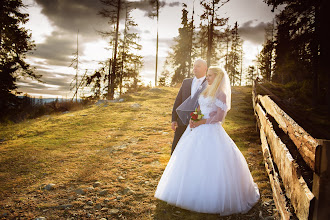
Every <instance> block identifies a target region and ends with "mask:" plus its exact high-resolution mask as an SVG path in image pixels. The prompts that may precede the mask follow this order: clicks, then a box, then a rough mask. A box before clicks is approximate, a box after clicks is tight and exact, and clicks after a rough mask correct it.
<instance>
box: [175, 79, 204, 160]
mask: <svg viewBox="0 0 330 220" xmlns="http://www.w3.org/2000/svg"><path fill="white" fill-rule="evenodd" d="M205 81H206V79H204V80H203V82H202V84H203V83H204V82H205ZM192 82H193V78H189V79H184V80H183V82H182V85H181V88H180V90H179V93H178V95H177V97H176V99H175V102H174V105H173V110H172V122H173V121H176V122H178V127H177V128H176V130H175V133H174V139H173V143H172V151H171V154H172V153H173V151H174V149H175V147H176V145H177V143H178V141H179V140H180V138H181V136H182V134H183V133H184V131H185V130H186V128H187V125H185V124H184V123H183V122H182V121H181V119H180V117H179V116H178V114H177V112H176V109H177V108H178V107H179V106H180V105H181V104H182V103H183V102H184V101H185V100H186V99H187V98H188V97H189V96H190V95H191V85H192ZM202 88H205V87H202ZM202 90H203V89H198V91H196V93H195V94H196V95H198V94H199V93H200V92H201V91H202ZM194 96H195V95H194Z"/></svg>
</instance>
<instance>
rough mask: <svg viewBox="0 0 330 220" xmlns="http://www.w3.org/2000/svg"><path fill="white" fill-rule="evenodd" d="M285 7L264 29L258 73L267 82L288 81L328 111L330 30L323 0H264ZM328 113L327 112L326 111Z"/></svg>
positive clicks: (274, 6) (282, 82)
mask: <svg viewBox="0 0 330 220" xmlns="http://www.w3.org/2000/svg"><path fill="white" fill-rule="evenodd" d="M264 2H265V3H267V4H268V5H271V6H273V8H274V9H275V8H277V7H279V6H282V7H284V9H283V10H282V11H281V13H279V14H278V15H277V16H276V18H275V20H274V23H273V24H272V25H270V27H269V30H268V31H267V35H266V36H267V37H266V41H265V43H264V45H263V49H262V51H261V53H260V54H259V56H258V63H259V66H260V73H261V75H262V76H263V78H265V79H267V80H268V81H272V82H276V83H280V84H291V85H294V86H296V87H297V88H298V89H300V92H301V93H302V94H303V95H304V96H305V97H307V98H309V99H311V101H312V104H313V105H314V106H318V105H325V104H327V105H328V110H330V94H329V93H330V78H329V77H330V74H329V67H328V65H326V63H327V59H328V58H329V55H328V53H329V33H328V30H327V29H328V27H327V25H328V24H327V21H328V19H327V16H326V13H327V12H328V10H329V1H326V0H304V1H299V0H290V1H289V0H264ZM328 112H330V111H328Z"/></svg>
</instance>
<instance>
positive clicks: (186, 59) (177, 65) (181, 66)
mask: <svg viewBox="0 0 330 220" xmlns="http://www.w3.org/2000/svg"><path fill="white" fill-rule="evenodd" d="M181 24H182V27H180V28H179V36H178V37H176V38H175V39H174V40H175V42H176V44H175V45H174V46H173V47H172V49H173V56H172V64H173V67H174V75H173V77H172V82H171V84H172V85H173V84H176V83H181V82H182V80H183V79H185V78H186V77H187V76H188V72H189V64H190V63H191V61H190V60H191V50H190V44H189V40H188V41H187V39H189V37H190V34H191V25H190V23H189V21H188V10H187V5H186V4H184V3H183V9H182V16H181Z"/></svg>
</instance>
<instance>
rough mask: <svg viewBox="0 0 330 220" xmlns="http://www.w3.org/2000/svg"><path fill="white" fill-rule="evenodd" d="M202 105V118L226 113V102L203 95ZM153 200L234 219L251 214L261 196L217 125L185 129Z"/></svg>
mask: <svg viewBox="0 0 330 220" xmlns="http://www.w3.org/2000/svg"><path fill="white" fill-rule="evenodd" d="M199 104H200V109H201V111H202V114H204V118H208V117H209V113H211V112H214V111H216V109H217V108H221V109H225V108H226V104H225V103H223V102H222V101H220V100H218V99H212V98H210V97H206V98H205V97H204V96H202V95H201V96H200V97H199ZM224 111H225V110H224ZM155 197H156V198H158V199H160V200H163V201H166V202H168V203H169V204H172V205H175V206H178V207H181V208H184V209H188V210H191V211H196V212H201V213H219V214H220V215H230V214H233V213H246V212H248V211H249V210H250V209H251V208H252V207H253V206H254V205H255V204H256V203H257V202H258V200H259V198H260V195H259V190H258V187H257V184H255V183H254V181H253V179H252V176H251V174H250V171H249V168H248V165H247V163H246V160H245V158H244V156H243V155H242V153H241V152H240V150H239V149H238V148H237V146H236V145H235V143H234V142H233V140H232V139H231V138H230V137H229V136H228V134H227V133H226V131H225V130H224V129H223V127H222V125H221V123H220V122H217V123H214V124H203V125H200V126H198V127H196V128H193V129H191V128H190V127H189V126H188V127H187V129H186V131H185V132H184V134H183V135H182V137H181V139H180V141H179V142H178V144H177V146H176V149H175V150H174V152H173V154H172V156H171V158H170V160H169V162H168V164H167V166H166V169H165V171H164V173H163V175H162V177H161V179H160V181H159V184H158V186H157V189H156V192H155Z"/></svg>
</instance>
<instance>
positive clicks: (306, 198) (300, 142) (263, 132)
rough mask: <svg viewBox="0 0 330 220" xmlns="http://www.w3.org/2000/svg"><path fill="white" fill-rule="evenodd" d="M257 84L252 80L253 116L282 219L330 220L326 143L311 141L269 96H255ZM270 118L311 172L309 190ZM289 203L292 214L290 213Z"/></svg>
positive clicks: (328, 161) (329, 186)
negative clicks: (287, 138)
mask: <svg viewBox="0 0 330 220" xmlns="http://www.w3.org/2000/svg"><path fill="white" fill-rule="evenodd" d="M258 85H259V84H258V82H257V81H255V83H254V86H253V89H252V99H253V108H254V114H255V117H256V119H257V127H258V129H259V131H260V139H261V147H262V152H263V156H264V161H265V168H266V171H267V173H268V176H269V179H270V183H271V187H272V191H273V197H274V202H275V205H276V207H277V209H278V211H279V214H280V215H281V218H282V219H291V218H292V217H293V215H295V216H296V217H297V218H298V219H321V220H323V219H330V218H329V209H330V208H328V206H330V195H329V194H330V181H329V176H330V175H329V163H330V156H329V155H330V149H329V146H330V145H329V141H328V140H318V139H315V138H313V137H312V136H311V135H309V134H308V133H307V132H306V131H305V130H304V129H303V128H302V127H301V126H299V125H298V124H297V123H296V122H295V121H294V120H293V119H292V118H291V117H290V116H289V115H288V114H287V113H286V112H285V111H283V110H282V109H281V108H280V107H279V106H278V105H277V104H276V103H275V102H274V101H273V100H272V99H271V98H270V97H269V96H268V95H264V96H262V95H258V94H257V93H256V87H257V86H258ZM263 88H264V87H262V86H261V89H263ZM277 99H278V97H277ZM269 116H271V117H272V118H273V119H274V120H275V122H274V123H277V126H278V127H279V128H281V129H282V131H283V132H284V133H285V134H286V135H287V136H288V137H289V138H290V139H291V140H292V142H293V143H294V145H295V147H296V149H297V152H298V154H300V156H301V158H302V159H303V160H304V162H305V163H306V165H307V166H308V167H309V169H311V170H312V171H313V180H312V184H313V187H312V189H310V188H309V187H308V184H307V183H306V181H305V179H304V178H303V176H302V175H301V173H302V171H301V167H300V166H299V165H298V163H297V162H296V161H295V159H294V157H293V155H291V153H290V151H289V149H288V147H287V146H286V145H285V143H283V141H282V140H281V138H280V137H279V136H278V135H277V133H276V132H275V130H274V127H273V124H272V122H271V120H269ZM281 183H282V184H281ZM288 202H289V203H290V204H291V205H292V207H293V208H294V213H291V212H290V210H289V208H288V207H289V204H288Z"/></svg>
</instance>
